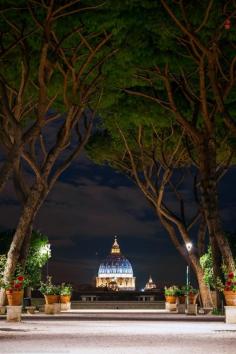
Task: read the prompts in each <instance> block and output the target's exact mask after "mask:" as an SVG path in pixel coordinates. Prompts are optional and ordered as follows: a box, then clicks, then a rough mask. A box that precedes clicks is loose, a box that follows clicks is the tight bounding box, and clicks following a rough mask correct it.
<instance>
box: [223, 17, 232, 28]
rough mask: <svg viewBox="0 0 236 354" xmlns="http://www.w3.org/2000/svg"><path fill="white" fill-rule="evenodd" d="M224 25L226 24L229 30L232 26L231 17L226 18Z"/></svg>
mask: <svg viewBox="0 0 236 354" xmlns="http://www.w3.org/2000/svg"><path fill="white" fill-rule="evenodd" d="M224 26H225V29H226V30H229V29H230V27H231V21H230V19H229V18H227V19H226V20H225V23H224Z"/></svg>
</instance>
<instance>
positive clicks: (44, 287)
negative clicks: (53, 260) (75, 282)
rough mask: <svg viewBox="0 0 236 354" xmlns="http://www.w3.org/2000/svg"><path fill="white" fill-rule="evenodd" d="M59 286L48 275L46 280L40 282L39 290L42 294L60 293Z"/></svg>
mask: <svg viewBox="0 0 236 354" xmlns="http://www.w3.org/2000/svg"><path fill="white" fill-rule="evenodd" d="M60 290H61V288H60V286H58V285H55V284H53V283H52V277H51V276H48V277H47V280H46V282H42V281H41V282H40V288H39V291H40V292H41V293H42V294H43V295H60Z"/></svg>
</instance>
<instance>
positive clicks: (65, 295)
mask: <svg viewBox="0 0 236 354" xmlns="http://www.w3.org/2000/svg"><path fill="white" fill-rule="evenodd" d="M71 293H72V286H71V285H70V284H66V283H62V284H61V287H60V302H61V303H62V304H67V303H69V302H70V299H71Z"/></svg>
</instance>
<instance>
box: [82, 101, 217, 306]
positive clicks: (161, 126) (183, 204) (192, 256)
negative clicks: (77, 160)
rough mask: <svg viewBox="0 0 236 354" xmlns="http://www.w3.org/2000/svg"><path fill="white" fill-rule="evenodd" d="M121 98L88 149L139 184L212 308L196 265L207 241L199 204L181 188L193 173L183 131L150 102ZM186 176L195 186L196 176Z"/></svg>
mask: <svg viewBox="0 0 236 354" xmlns="http://www.w3.org/2000/svg"><path fill="white" fill-rule="evenodd" d="M124 100H125V104H124V102H123V104H122V102H120V101H119V102H118V103H117V105H116V106H115V107H113V114H112V118H111V116H110V115H109V114H108V115H107V116H103V127H104V128H106V130H105V131H103V132H98V134H97V136H96V135H95V136H93V137H92V138H91V139H90V144H89V145H88V146H87V149H88V151H89V153H90V156H91V157H92V158H93V159H94V160H95V161H96V162H101V163H109V164H110V165H111V166H112V167H114V168H116V169H118V170H120V171H121V172H123V173H125V174H126V175H127V176H129V177H130V178H131V179H132V180H133V182H134V183H135V184H136V185H137V186H138V188H139V189H140V190H141V192H142V193H143V195H144V197H145V198H146V199H147V201H148V202H149V203H150V206H151V207H152V208H153V209H154V211H155V213H156V215H157V217H158V218H159V220H160V222H161V223H162V225H163V226H164V227H165V229H166V230H167V232H168V234H169V236H170V239H171V241H172V242H173V244H174V246H175V247H176V249H177V250H178V252H179V253H180V255H181V256H182V257H183V258H184V259H185V260H186V261H187V263H189V264H190V265H191V267H192V268H193V271H194V273H195V275H196V278H197V280H198V283H199V288H200V293H201V298H202V302H203V304H204V307H209V306H212V302H211V296H210V291H209V288H208V287H207V286H206V284H205V283H204V279H203V278H204V272H203V269H202V267H201V265H200V256H201V255H202V254H203V253H204V250H205V245H206V239H205V236H206V227H205V220H204V216H203V214H202V210H201V208H200V207H199V205H198V203H196V204H195V208H194V209H195V210H192V211H191V212H190V211H189V208H188V206H187V203H188V202H189V200H186V198H185V197H184V193H183V190H182V188H183V182H184V181H185V180H186V179H187V180H188V182H189V179H190V174H189V173H188V172H192V173H193V172H194V170H193V169H192V168H191V166H190V164H191V160H190V159H189V156H188V153H187V149H186V147H185V144H184V143H185V139H184V131H183V130H182V129H180V128H179V126H178V125H177V126H174V125H173V124H171V123H169V124H168V123H167V122H166V124H165V123H163V121H162V120H161V114H160V112H158V111H157V110H156V109H155V108H156V107H155V105H150V104H147V102H145V101H142V100H139V99H134V98H132V97H131V98H129V97H125V98H124ZM137 105H138V110H137V108H136V107H137ZM122 107H123V110H122ZM157 118H160V119H159V120H158V119H157ZM191 170H192V171H191ZM191 179H192V184H193V187H194V182H195V179H194V178H191ZM192 198H193V199H194V188H193V196H192ZM196 228H197V230H198V231H197V234H198V235H197V238H196V237H194V234H195V233H196ZM193 229H195V232H193ZM189 242H191V243H193V244H194V247H193V248H192V250H191V251H190V252H188V251H187V248H186V244H187V243H189Z"/></svg>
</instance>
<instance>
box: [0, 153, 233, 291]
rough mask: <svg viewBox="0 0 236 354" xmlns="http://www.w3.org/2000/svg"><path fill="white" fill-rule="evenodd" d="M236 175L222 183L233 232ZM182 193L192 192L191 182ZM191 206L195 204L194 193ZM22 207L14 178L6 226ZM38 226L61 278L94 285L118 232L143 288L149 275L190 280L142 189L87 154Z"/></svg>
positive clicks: (2, 222) (5, 203) (4, 201)
mask: <svg viewBox="0 0 236 354" xmlns="http://www.w3.org/2000/svg"><path fill="white" fill-rule="evenodd" d="M235 177H236V169H231V170H230V171H229V172H228V174H227V175H226V176H225V177H224V178H223V179H222V181H221V186H220V200H221V214H222V218H223V220H224V228H225V230H228V231H234V230H236V227H235V215H236V198H235V196H236V195H235V194H236V192H235ZM184 188H185V189H184ZM182 192H183V193H185V195H186V196H187V197H188V195H190V193H191V192H190V190H189V187H188V185H186V186H185V187H183V190H182ZM188 207H189V208H190V209H191V208H192V207H193V205H192V202H191V198H190V197H189V205H188ZM19 211H20V208H19V204H18V202H17V201H16V200H15V197H14V193H13V192H12V186H11V183H9V184H8V185H7V187H6V188H5V190H4V192H3V193H2V194H1V200H0V215H1V217H0V229H1V231H2V230H5V229H9V228H14V227H15V226H16V223H17V219H18V217H19ZM34 228H35V229H38V230H40V231H41V232H43V233H45V234H46V235H47V236H48V238H49V240H50V243H51V248H52V258H51V259H50V261H49V265H48V269H49V274H50V275H52V276H53V278H54V280H55V281H57V282H61V281H67V282H72V283H73V284H76V285H78V284H85V283H86V284H89V283H90V284H92V283H93V282H94V280H95V277H96V275H97V271H98V267H99V264H100V262H101V261H102V260H103V259H104V258H105V257H106V255H108V253H109V252H110V249H111V246H112V243H113V240H114V235H117V236H118V242H119V244H120V247H121V251H122V253H123V254H124V255H125V256H127V258H128V259H129V260H130V262H131V264H132V266H133V271H134V276H135V277H136V285H137V288H138V289H141V288H142V287H144V285H145V283H146V281H147V279H148V277H149V274H151V275H152V277H153V280H154V281H155V282H156V283H157V285H158V286H163V285H164V284H173V283H179V284H182V283H184V281H185V267H186V264H185V262H184V261H183V260H182V258H181V257H180V256H179V255H178V253H177V251H175V249H174V246H172V244H171V242H170V241H169V238H168V235H167V233H166V232H165V230H164V229H163V227H162V226H161V225H160V223H159V221H158V220H157V218H156V216H155V214H154V212H153V211H152V209H151V207H150V206H149V204H148V203H147V202H146V200H145V199H144V197H143V195H142V194H141V192H140V191H139V190H138V189H137V188H136V187H135V186H134V184H133V183H132V181H131V180H129V179H128V178H126V177H125V176H123V175H122V174H120V173H118V172H116V171H114V170H112V169H111V168H110V167H107V166H97V165H95V164H94V163H92V162H91V161H89V160H88V159H87V158H86V157H85V155H83V156H82V157H81V158H80V160H77V161H76V162H74V163H73V165H72V166H71V167H70V168H69V169H68V170H67V171H66V172H65V173H64V174H63V176H62V177H61V179H60V181H58V182H57V184H56V185H55V187H54V189H53V190H52V192H51V193H50V194H49V196H48V198H47V200H46V202H45V203H44V205H43V206H42V208H41V210H40V212H39V215H38V217H37V219H36V222H35V225H34ZM44 273H45V270H44Z"/></svg>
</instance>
